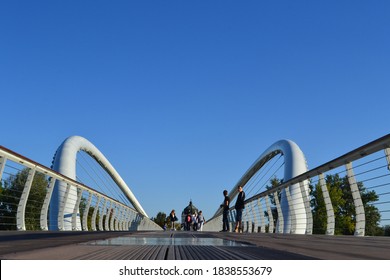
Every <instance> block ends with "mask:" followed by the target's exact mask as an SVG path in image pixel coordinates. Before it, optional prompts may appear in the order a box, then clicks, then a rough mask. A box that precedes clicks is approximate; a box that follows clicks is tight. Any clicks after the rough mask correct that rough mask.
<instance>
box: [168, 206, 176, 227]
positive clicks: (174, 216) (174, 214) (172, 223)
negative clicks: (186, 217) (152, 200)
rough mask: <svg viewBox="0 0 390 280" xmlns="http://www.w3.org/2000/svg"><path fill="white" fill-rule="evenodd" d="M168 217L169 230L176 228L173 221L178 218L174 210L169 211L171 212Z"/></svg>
mask: <svg viewBox="0 0 390 280" xmlns="http://www.w3.org/2000/svg"><path fill="white" fill-rule="evenodd" d="M169 219H170V221H171V230H176V228H175V222H176V221H177V220H178V218H177V217H176V213H175V210H172V211H171V213H170V214H169Z"/></svg>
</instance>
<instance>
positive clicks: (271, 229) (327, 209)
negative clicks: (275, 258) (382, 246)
mask: <svg viewBox="0 0 390 280" xmlns="http://www.w3.org/2000/svg"><path fill="white" fill-rule="evenodd" d="M258 172H261V169H260V170H259V171H258ZM255 176H258V175H256V174H254V175H253V177H255ZM278 176H280V175H279V174H278ZM271 179H274V182H278V184H271V183H269V184H268V185H267V189H266V190H263V191H262V192H261V193H257V194H254V195H251V197H249V198H248V195H247V199H246V200H245V208H244V210H243V219H242V221H243V222H242V224H243V229H241V230H242V231H243V232H250V233H252V232H253V233H254V232H262V233H284V234H294V233H297V229H302V228H304V231H303V234H326V235H355V236H367V235H370V236H371V235H390V134H388V135H386V136H384V137H381V138H379V139H377V140H375V141H372V142H370V143H368V144H366V145H364V146H362V147H360V148H357V149H355V150H353V151H351V152H349V153H347V154H345V155H343V156H340V157H338V158H336V159H334V160H332V161H329V162H327V163H325V164H323V165H321V166H318V167H316V168H314V169H311V170H309V171H307V172H304V173H302V174H301V175H299V176H295V177H294V178H291V179H290V180H287V181H283V178H277V177H276V176H275V177H273V178H271ZM238 184H239V183H238ZM249 184H252V183H251V180H247V183H246V184H245V185H244V186H243V190H244V192H245V191H247V190H249V189H253V186H248V185H249ZM293 186H294V187H297V186H298V188H299V190H300V194H299V196H297V195H296V194H294V195H292V194H291V193H290V190H291V188H292V187H293ZM230 206H231V207H230V209H229V214H228V221H229V224H230V230H231V231H232V230H234V229H235V225H236V223H235V215H236V211H235V209H234V200H232V203H231V204H230ZM283 207H288V208H289V209H290V211H289V212H288V213H289V214H288V217H286V216H284V214H283V211H282V208H283ZM302 212H303V213H304V214H305V215H303V217H302V215H298V214H297V213H302ZM287 221H289V222H290V223H291V226H290V227H288V228H287V230H286V227H285V226H284V224H285V223H286V222H287ZM204 230H209V231H220V230H222V213H221V211H217V213H216V215H215V216H214V217H213V218H211V219H210V220H209V221H207V223H206V224H205V226H204Z"/></svg>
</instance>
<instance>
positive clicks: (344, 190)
mask: <svg viewBox="0 0 390 280" xmlns="http://www.w3.org/2000/svg"><path fill="white" fill-rule="evenodd" d="M325 182H326V187H327V189H328V191H329V196H330V199H331V202H332V206H333V210H334V215H335V234H344V235H352V234H354V231H355V223H356V212H355V206H354V203H353V198H352V192H351V188H350V184H349V182H348V177H347V176H345V177H343V178H340V176H339V175H338V174H335V175H327V176H326V178H325ZM357 185H358V188H359V191H360V194H361V198H362V202H363V206H364V211H365V216H366V228H365V233H366V235H377V234H379V233H380V231H381V228H380V227H379V221H380V218H381V216H380V213H379V210H378V208H376V207H375V206H373V205H371V204H370V203H371V202H374V201H378V199H379V197H378V195H377V194H376V193H375V191H367V190H366V188H365V187H364V186H363V183H362V182H358V183H357ZM310 190H311V196H312V200H311V206H312V211H313V233H321V234H323V233H325V231H326V226H327V216H326V206H325V202H324V199H323V195H322V190H321V186H320V184H319V183H318V184H317V185H315V186H313V185H310Z"/></svg>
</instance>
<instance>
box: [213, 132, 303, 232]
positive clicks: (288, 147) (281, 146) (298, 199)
mask: <svg viewBox="0 0 390 280" xmlns="http://www.w3.org/2000/svg"><path fill="white" fill-rule="evenodd" d="M277 154H282V155H283V156H284V178H283V180H284V181H288V180H289V179H291V178H294V177H296V176H298V175H300V174H302V173H304V172H306V171H307V164H306V159H305V156H304V154H303V152H302V151H301V149H300V148H299V147H298V145H297V144H296V143H295V142H293V141H291V140H280V141H277V142H275V143H274V144H272V145H271V146H270V147H269V148H268V149H267V150H265V151H264V152H263V153H262V154H261V155H260V156H259V157H258V159H257V160H256V161H255V162H254V163H253V164H252V166H251V167H249V169H248V170H247V171H246V172H245V174H244V175H243V176H242V177H241V179H240V180H239V181H238V182H237V184H236V185H235V186H234V187H233V189H232V190H231V191H230V193H229V197H230V199H231V200H233V199H234V198H235V197H236V196H237V195H238V191H237V187H238V186H240V185H241V186H244V187H245V184H246V183H247V182H248V181H249V180H250V179H251V178H252V177H253V176H254V175H255V174H256V172H257V171H259V170H260V169H261V168H262V166H263V165H264V164H265V163H267V162H268V161H269V160H271V159H272V158H273V157H274V156H276V155H277ZM244 191H245V188H244ZM289 191H290V195H291V200H292V201H294V204H293V207H294V206H297V207H294V215H295V217H296V218H297V219H300V220H306V212H305V207H304V206H303V205H304V202H303V198H302V193H301V189H300V186H299V184H295V185H292V186H290V189H289ZM306 192H307V190H306ZM281 207H282V213H283V218H284V225H283V232H284V233H290V230H291V217H290V216H291V215H290V214H291V211H292V209H290V208H289V205H288V202H287V197H286V193H285V190H283V191H282V199H281ZM221 212H222V209H218V210H217V212H216V213H215V214H214V217H215V216H217V215H220V214H221ZM305 232H306V223H301V224H300V225H298V226H297V228H296V229H295V233H297V234H305Z"/></svg>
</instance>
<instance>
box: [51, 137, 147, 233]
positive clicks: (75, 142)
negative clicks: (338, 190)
mask: <svg viewBox="0 0 390 280" xmlns="http://www.w3.org/2000/svg"><path fill="white" fill-rule="evenodd" d="M80 150H82V151H85V152H86V153H88V154H89V155H90V156H91V157H93V158H94V159H95V160H96V162H98V163H99V164H100V166H101V167H102V168H103V169H104V170H105V171H106V172H107V173H108V174H109V175H110V176H111V178H112V179H113V180H114V181H115V182H116V183H117V184H118V186H119V187H120V188H121V190H122V191H123V193H124V194H125V196H126V197H127V198H128V199H129V201H130V202H131V203H132V205H133V206H134V208H135V209H136V210H137V211H138V212H139V213H140V214H142V215H144V216H146V217H148V215H147V214H146V212H145V211H144V209H143V208H142V206H141V205H140V204H139V202H138V200H137V199H136V198H135V196H134V194H133V193H132V192H131V190H130V188H129V187H128V186H127V184H126V183H125V181H124V180H123V179H122V177H121V176H120V175H119V174H118V172H117V171H116V170H115V168H114V167H113V166H112V165H111V163H110V162H109V161H108V160H107V158H106V157H105V156H104V155H103V154H102V153H101V152H100V151H99V150H98V149H97V148H96V147H95V146H94V145H93V144H92V143H91V142H89V141H88V140H87V139H85V138H83V137H81V136H71V137H68V138H67V139H65V141H64V142H63V143H62V144H61V145H60V147H59V148H58V149H57V152H56V154H55V156H54V159H53V167H52V168H53V169H54V170H55V171H57V172H59V173H61V174H63V175H65V176H67V177H69V178H71V179H73V180H76V156H77V152H78V151H80ZM64 188H66V186H62V187H61V184H59V186H57V187H56V188H55V191H54V193H53V199H54V201H53V203H52V204H51V207H50V209H52V211H50V213H51V215H50V216H51V217H50V224H51V226H50V227H51V228H52V229H54V228H57V222H58V217H57V216H56V215H57V214H56V213H58V210H59V205H60V203H61V201H62V200H63V197H64V193H65V190H64ZM72 191H73V194H74V195H75V196H77V190H76V189H73V190H71V192H72ZM57 198H58V199H57ZM73 208H74V203H73V205H68V203H67V205H66V206H65V213H64V217H65V218H64V221H65V223H64V230H71V229H72V228H71V219H70V217H71V214H72V213H73ZM77 224H78V226H77V228H78V229H80V228H81V227H80V221H79V219H78V221H77Z"/></svg>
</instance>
